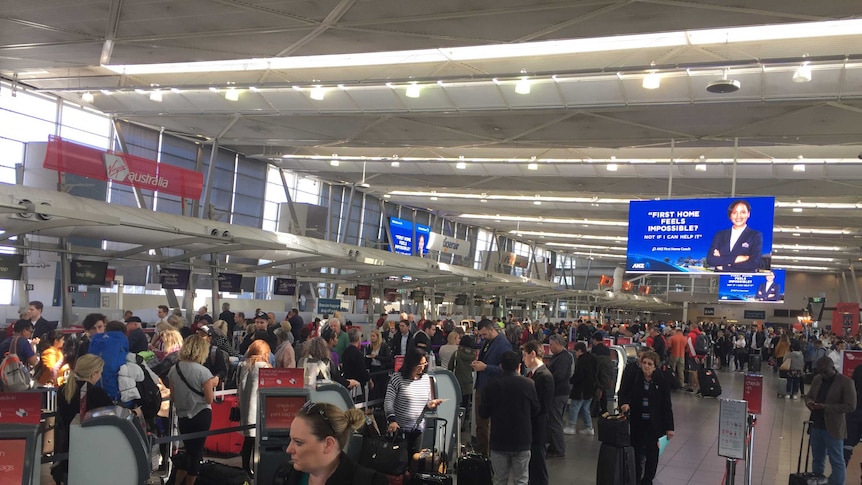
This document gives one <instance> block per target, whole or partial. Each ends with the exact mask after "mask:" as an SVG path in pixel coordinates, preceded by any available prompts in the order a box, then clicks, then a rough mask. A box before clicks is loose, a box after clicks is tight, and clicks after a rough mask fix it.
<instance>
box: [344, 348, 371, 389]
mask: <svg viewBox="0 0 862 485" xmlns="http://www.w3.org/2000/svg"><path fill="white" fill-rule="evenodd" d="M341 373H342V375H344V378H345V379H356V380H357V381H359V385H361V386H365V383H366V382H368V369H366V368H365V356H364V355H362V351H361V350H359V349H357V348H356V346H354V345H348V346H347V348H346V349H344V353H343V354H341Z"/></svg>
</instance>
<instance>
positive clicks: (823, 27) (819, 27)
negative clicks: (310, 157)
mask: <svg viewBox="0 0 862 485" xmlns="http://www.w3.org/2000/svg"><path fill="white" fill-rule="evenodd" d="M860 32H862V19H850V20H835V21H827V22H801V23H791V24H776V25H757V26H752V27H732V28H721V29H705V30H689V31H676V32H666V33H650V34H635V35H616V36H608V37H594V38H584V39H568V40H551V41H540V42H523V43H519V44H502V45H501V44H497V45H480V46H467V47H453V48H444V49H420V50H407V51H390V52H365V53H356V54H335V55H321V56H302V57H269V58H251V59H233V60H222V61H203V62H178V63H164V64H127V65H123V64H116V65H103V66H102V67H104V68H106V69H109V70H111V71H113V72H116V73H119V74H128V75H136V74H171V73H174V74H176V73H194V72H228V71H235V72H236V71H266V70H289V69H320V68H334V67H356V66H386V65H403V64H420V63H449V62H458V61H475V60H483V59H506V58H518V57H534V56H555V55H573V54H581V53H589V52H611V51H627V50H638V49H644V48H650V49H657V48H665V47H687V46H692V45H694V46H704V45H718V44H721V45H725V44H734V43H744V42H758V41H767V40H790V39H793V40H796V39H803V38H816V37H839V36H859V35H860Z"/></svg>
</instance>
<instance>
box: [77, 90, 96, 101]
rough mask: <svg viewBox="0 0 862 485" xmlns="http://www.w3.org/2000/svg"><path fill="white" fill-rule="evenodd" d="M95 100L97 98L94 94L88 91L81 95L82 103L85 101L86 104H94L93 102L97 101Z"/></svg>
mask: <svg viewBox="0 0 862 485" xmlns="http://www.w3.org/2000/svg"><path fill="white" fill-rule="evenodd" d="M95 99H96V98H95V97H93V93H91V92H89V91H87V92H85V93H84V94H82V95H81V101H83V102H85V103H92V102H93V101H95Z"/></svg>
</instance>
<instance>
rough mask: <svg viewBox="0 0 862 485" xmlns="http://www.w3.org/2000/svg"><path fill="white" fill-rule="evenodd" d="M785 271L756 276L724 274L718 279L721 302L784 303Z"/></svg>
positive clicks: (778, 270) (772, 271) (773, 271)
mask: <svg viewBox="0 0 862 485" xmlns="http://www.w3.org/2000/svg"><path fill="white" fill-rule="evenodd" d="M785 276H786V273H785V271H784V270H783V269H773V270H771V271H768V272H766V273H761V274H756V275H746V274H723V275H720V276H719V277H718V299H719V300H720V301H727V302H733V301H740V302H742V301H762V302H766V303H784V288H785V286H784V278H785Z"/></svg>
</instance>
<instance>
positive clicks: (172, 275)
mask: <svg viewBox="0 0 862 485" xmlns="http://www.w3.org/2000/svg"><path fill="white" fill-rule="evenodd" d="M190 274H191V271H190V270H187V269H173V268H162V269H160V270H159V282H160V283H161V284H162V288H166V289H173V290H185V289H186V288H188V287H189V275H190Z"/></svg>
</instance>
